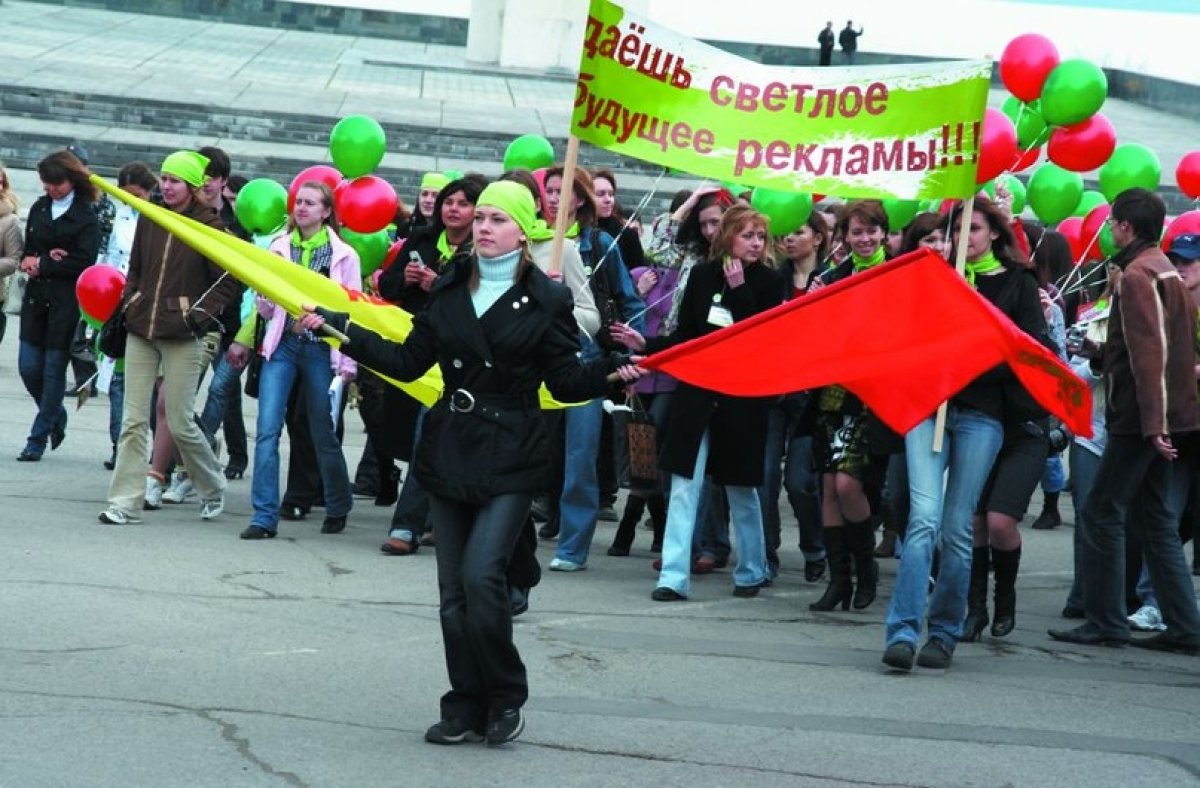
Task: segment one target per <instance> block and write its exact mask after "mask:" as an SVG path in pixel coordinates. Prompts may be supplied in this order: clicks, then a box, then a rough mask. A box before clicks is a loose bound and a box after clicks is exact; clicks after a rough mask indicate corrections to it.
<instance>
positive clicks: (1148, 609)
mask: <svg viewBox="0 0 1200 788" xmlns="http://www.w3.org/2000/svg"><path fill="white" fill-rule="evenodd" d="M1129 626H1130V627H1132V628H1133V629H1136V630H1137V631H1138V632H1166V631H1167V625H1166V623H1165V622H1164V621H1163V618H1162V613H1160V612H1158V608H1156V607H1152V606H1150V605H1142V606H1141V607H1139V608H1138V611H1137V612H1136V613H1134V614H1133V615H1132V616H1129Z"/></svg>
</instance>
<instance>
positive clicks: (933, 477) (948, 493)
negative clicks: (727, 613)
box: [883, 198, 1045, 670]
mask: <svg viewBox="0 0 1200 788" xmlns="http://www.w3.org/2000/svg"><path fill="white" fill-rule="evenodd" d="M961 215H962V208H961V206H960V207H958V208H956V209H955V210H954V211H953V212H952V213H951V216H950V226H951V227H955V228H957V227H958V226H959V224H958V217H959V216H961ZM957 242H958V243H960V244H961V243H965V244H966V245H967V254H966V259H967V281H968V282H969V283H970V284H971V285H972V286H973V287H975V289H976V290H978V291H979V294H980V295H981V296H983V297H984V298H986V299H987V300H988V301H991V302H992V303H993V304H994V305H995V306H996V307H997V308H998V309H1000V311H1002V312H1004V313H1005V314H1006V315H1008V316H1009V317H1010V318H1012V320H1013V322H1014V323H1016V324H1017V325H1018V326H1019V327H1020V328H1021V329H1023V330H1024V331H1025V332H1026V333H1028V334H1031V335H1033V336H1035V337H1036V336H1040V335H1041V334H1042V333H1043V332H1044V331H1045V318H1044V317H1043V315H1042V309H1041V306H1040V304H1039V301H1038V288H1037V280H1036V279H1034V277H1033V274H1032V272H1031V271H1030V270H1029V268H1028V264H1027V263H1026V262H1025V260H1024V257H1023V256H1022V255H1021V253H1020V252H1019V251H1018V250H1017V245H1016V239H1015V238H1014V237H1013V234H1012V229H1011V228H1010V226H1009V224H1008V222H1007V221H1006V220H1005V217H1004V214H1003V213H1001V212H1000V211H999V210H998V209H997V208H996V207H995V206H994V205H993V204H992V203H991V202H989V201H988V200H986V199H983V198H977V199H976V200H975V207H974V212H973V213H972V214H971V224H970V230H969V231H968V234H967V237H966V238H961V237H960V238H958V240H957ZM1019 385H1020V384H1019V383H1017V380H1016V378H1015V377H1014V375H1013V373H1012V371H1011V370H1010V369H1009V368H1008V366H1007V365H1004V364H1001V365H999V366H997V367H995V368H993V369H991V370H989V371H987V372H985V373H983V374H982V375H980V376H979V377H977V378H976V379H975V380H973V381H972V382H971V383H970V384H968V385H967V387H966V388H964V389H963V390H962V391H960V392H959V393H958V394H956V395H954V397H953V398H952V399H951V400H950V403H949V406H948V408H947V413H946V433H945V439H944V440H945V443H944V445H943V446H942V451H940V452H937V451H934V450H933V439H934V431H935V427H934V424H935V421H936V414H930V416H929V417H928V418H927V419H925V421H923V422H921V423H920V424H918V425H917V426H916V427H914V428H913V429H912V430H911V431H910V432H909V433H908V435H906V436H905V439H904V445H905V454H906V456H907V459H908V479H909V498H910V507H911V508H910V512H909V518H908V530H907V531H906V533H905V537H904V552H903V554H902V556H901V558H900V568H899V570H898V571H897V574H896V588H895V591H894V592H893V593H892V603H891V606H890V607H889V608H888V615H887V649H886V651H884V654H883V662H884V664H886V665H888V666H889V667H892V668H895V669H897V670H910V669H912V664H913V657H914V654H915V653H916V643H917V640H918V639H919V638H920V635H921V627H922V624H925V623H927V624H928V639H927V640H926V642H925V646H924V647H923V648H922V649H921V652H920V654H919V655H916V661H917V664H918V665H920V666H921V667H925V668H946V667H949V665H950V661H951V659H952V658H953V655H954V649H955V647H956V646H957V645H958V641H959V640H960V639H961V638H962V635H963V618H964V616H965V614H966V608H967V588H968V583H969V582H970V583H974V580H973V579H972V578H973V573H974V568H973V560H972V553H971V538H972V537H971V534H972V525H971V522H972V516H973V515H974V513H975V508H976V506H977V505H978V503H979V498H980V494H981V493H982V491H983V487H984V484H985V482H986V481H987V479H988V474H989V473H990V472H991V470H992V466H993V464H994V462H995V460H996V456H997V454H998V453H999V452H1000V446H1001V444H1002V443H1003V441H1004V421H1005V415H1006V410H1007V407H1008V406H1007V404H1006V403H1007V401H1008V400H1009V398H1010V396H1011V392H1012V390H1013V387H1019ZM1034 472H1035V473H1040V465H1035V467H1034ZM939 546H940V548H941V566H940V568H939V570H938V575H937V583H936V584H935V585H934V589H933V593H932V595H929V575H930V569H931V567H932V564H933V553H934V549H935V548H937V547H939ZM984 552H985V553H986V548H985V549H984ZM974 560H975V561H980V562H981V565H982V567H983V575H982V577H983V582H984V583H985V584H986V582H987V558H986V555H985V556H983V557H980V556H979V555H978V552H977V554H976V556H975V558H974Z"/></svg>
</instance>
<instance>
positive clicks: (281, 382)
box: [250, 331, 353, 531]
mask: <svg viewBox="0 0 1200 788" xmlns="http://www.w3.org/2000/svg"><path fill="white" fill-rule="evenodd" d="M297 376H299V378H300V385H301V387H302V389H303V392H304V397H305V401H306V403H307V407H306V408H305V412H306V413H307V414H308V427H309V431H310V432H311V434H312V441H313V448H314V449H315V451H316V455H317V466H318V468H319V469H320V471H321V484H322V485H323V487H324V490H325V512H326V515H327V516H329V517H344V516H345V515H346V514H348V513H349V512H350V508H351V505H352V503H353V500H352V498H351V492H350V476H349V474H348V472H347V471H346V458H345V455H343V454H342V447H341V444H339V443H338V439H337V434H336V433H335V432H334V429H333V420H332V419H331V418H330V416H329V384H330V382H332V381H333V369H332V368H331V367H330V366H329V345H327V344H325V343H324V342H315V343H314V342H305V341H303V340H301V339H300V338H298V337H297V336H296V335H295V334H293V333H291V332H290V331H285V332H284V334H283V337H282V338H281V339H280V340H279V347H277V348H276V349H275V353H274V354H273V355H272V356H271V357H270V358H269V359H266V360H265V361H264V362H263V365H262V373H261V376H260V377H259V392H258V437H257V439H256V440H255V444H254V479H253V484H252V485H251V490H250V500H251V503H252V504H253V505H254V517H253V518H252V520H251V522H252V523H253V524H254V525H257V526H259V527H260V528H264V529H266V530H268V531H274V530H275V528H276V526H277V525H278V524H279V435H280V433H281V432H282V431H283V419H284V414H285V412H286V410H287V401H288V394H289V393H290V392H291V390H292V384H293V383H294V382H295V380H296V378H297Z"/></svg>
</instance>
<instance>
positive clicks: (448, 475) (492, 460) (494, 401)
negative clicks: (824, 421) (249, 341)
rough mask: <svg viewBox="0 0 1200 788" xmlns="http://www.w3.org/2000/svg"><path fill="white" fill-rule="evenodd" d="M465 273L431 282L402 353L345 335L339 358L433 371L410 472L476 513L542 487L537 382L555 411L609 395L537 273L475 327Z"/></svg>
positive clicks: (571, 321) (355, 333) (562, 294)
mask: <svg viewBox="0 0 1200 788" xmlns="http://www.w3.org/2000/svg"><path fill="white" fill-rule="evenodd" d="M473 267H474V260H473V258H465V259H464V258H460V259H457V260H456V261H455V263H454V265H453V266H452V267H451V268H450V270H449V271H448V272H447V273H446V274H444V275H443V276H442V277H441V278H439V279H438V281H437V283H436V284H435V285H434V287H433V290H432V291H431V292H430V293H429V303H428V306H427V308H426V309H425V311H423V312H421V313H420V314H418V315H417V316H416V317H415V318H414V320H413V329H412V333H411V334H409V336H408V339H407V340H405V342H404V343H403V344H398V343H395V342H390V341H388V340H385V339H383V338H382V337H380V336H379V335H378V334H375V333H374V332H372V331H369V330H366V329H363V328H361V327H359V326H355V325H351V326H350V327H349V329H348V330H347V334H348V335H349V337H350V343H349V344H346V345H343V346H342V348H341V349H342V352H344V353H345V354H346V355H348V356H350V357H351V358H353V359H355V360H357V361H359V362H361V363H362V364H364V365H366V366H367V367H370V368H371V369H374V370H376V371H377V372H380V373H382V374H384V375H387V376H389V377H392V378H395V379H397V380H401V381H411V380H415V379H416V378H418V377H420V376H421V375H422V374H424V372H425V371H426V370H427V369H429V368H430V367H431V366H433V365H434V364H435V363H436V364H438V366H439V367H440V368H441V370H442V377H443V379H444V380H445V394H444V395H443V397H442V399H441V400H439V401H438V402H437V403H436V404H435V405H434V406H433V407H432V408H431V409H430V411H429V413H428V414H427V415H426V416H425V423H424V426H423V427H422V432H421V440H420V442H419V445H418V446H417V451H416V457H415V472H416V474H417V478H418V479H419V480H420V481H421V484H422V485H423V486H424V487H425V489H426V490H427V491H428V492H429V493H430V494H432V495H438V496H441V497H444V498H451V499H454V500H459V501H465V502H467V503H474V504H481V503H484V502H485V501H486V500H487V499H488V498H490V497H492V496H495V495H499V494H503V493H513V492H537V491H540V490H541V489H542V488H543V487H544V485H545V482H546V472H547V469H548V461H549V449H548V446H547V436H546V428H545V426H544V419H542V417H541V411H540V408H539V406H538V387H539V385H540V384H541V382H542V381H543V380H544V381H545V382H546V386H547V387H548V388H549V389H550V392H551V394H553V395H554V396H555V398H557V399H558V400H559V401H562V402H581V401H584V400H590V399H594V398H596V397H598V396H601V395H602V394H604V393H605V392H606V391H607V390H608V383H607V380H606V376H607V374H608V372H609V370H610V362H608V361H607V360H603V359H602V360H600V361H597V362H594V363H592V364H588V365H583V364H580V362H579V359H578V356H577V355H576V354H577V353H578V351H579V328H578V327H577V325H576V323H575V318H574V317H573V316H572V314H571V309H572V306H573V302H572V299H571V293H570V291H569V290H567V288H565V287H564V286H562V285H560V284H557V283H555V282H552V281H551V280H550V279H549V278H548V277H547V276H546V275H545V274H544V273H542V272H541V271H540V270H538V269H537V268H536V267H535V266H532V265H531V266H530V267H529V268H528V269H527V270H526V271H525V272H524V273H523V274H522V276H521V278H520V280H519V281H518V282H516V283H515V284H514V285H513V286H512V287H511V288H510V289H509V290H508V291H507V292H506V293H505V294H504V295H503V296H501V297H500V299H499V300H498V301H497V302H496V303H495V304H493V305H492V306H491V308H490V309H488V310H487V311H486V312H484V314H483V315H482V316H481V317H476V315H475V308H474V306H473V305H472V303H471V291H470V289H469V286H468V282H469V279H470V274H471V270H472V269H473ZM460 389H461V390H462V391H465V392H468V393H469V394H470V397H471V398H472V399H473V400H474V409H473V410H472V411H471V412H469V413H464V412H461V411H456V410H453V409H451V407H450V399H451V395H453V394H454V392H456V391H458V390H460ZM464 401H465V398H464ZM461 404H462V403H460V405H459V407H460V408H461ZM760 464H761V463H760Z"/></svg>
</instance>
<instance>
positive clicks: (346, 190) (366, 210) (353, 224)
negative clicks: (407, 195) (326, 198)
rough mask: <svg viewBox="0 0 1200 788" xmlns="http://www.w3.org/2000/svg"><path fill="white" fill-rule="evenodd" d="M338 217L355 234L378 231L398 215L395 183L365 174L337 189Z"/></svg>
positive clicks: (335, 193) (335, 203)
mask: <svg viewBox="0 0 1200 788" xmlns="http://www.w3.org/2000/svg"><path fill="white" fill-rule="evenodd" d="M333 199H334V205H335V206H336V207H337V218H338V221H339V222H341V223H342V224H343V225H344V226H346V227H349V228H350V229H351V230H353V231H354V232H356V233H364V234H365V233H375V232H379V231H380V230H382V229H383V228H385V227H387V226H388V225H389V224H390V223H391V222H392V221H394V220H395V218H396V207H397V205H398V203H399V201H398V200H397V198H396V190H395V189H393V188H392V184H390V183H388V182H387V181H385V180H384V179H383V178H380V177H379V176H377V175H363V176H362V177H360V178H355V179H354V180H352V181H350V182H349V183H347V184H346V185H345V186H341V187H339V188H338V189H337V191H336V192H334V196H333Z"/></svg>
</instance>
